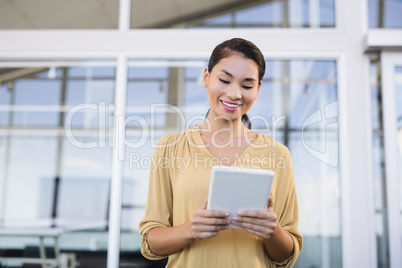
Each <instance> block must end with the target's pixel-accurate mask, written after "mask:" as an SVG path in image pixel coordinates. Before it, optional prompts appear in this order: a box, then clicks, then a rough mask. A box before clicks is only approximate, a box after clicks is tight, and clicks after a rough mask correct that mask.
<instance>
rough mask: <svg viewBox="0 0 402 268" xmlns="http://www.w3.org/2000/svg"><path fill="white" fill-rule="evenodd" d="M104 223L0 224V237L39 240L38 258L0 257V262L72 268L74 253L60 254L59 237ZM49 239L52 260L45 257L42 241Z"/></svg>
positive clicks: (43, 222) (44, 267)
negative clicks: (52, 250) (25, 237)
mask: <svg viewBox="0 0 402 268" xmlns="http://www.w3.org/2000/svg"><path fill="white" fill-rule="evenodd" d="M105 227H106V222H105V221H101V222H82V221H81V222H76V221H75V222H73V221H56V222H54V224H53V226H52V224H51V221H49V220H46V221H38V222H35V223H32V222H30V223H21V222H7V223H2V224H0V236H30V237H38V238H39V254H40V258H25V257H21V258H15V257H0V263H2V262H7V261H8V262H10V261H11V262H12V261H14V262H16V261H18V262H22V263H34V264H41V265H42V268H56V267H58V268H73V267H75V254H74V253H60V247H59V237H60V236H61V235H62V234H65V233H67V232H74V231H82V230H90V229H99V228H105ZM45 237H50V238H53V239H54V244H53V249H54V258H53V259H49V258H47V257H46V250H45V244H44V239H45Z"/></svg>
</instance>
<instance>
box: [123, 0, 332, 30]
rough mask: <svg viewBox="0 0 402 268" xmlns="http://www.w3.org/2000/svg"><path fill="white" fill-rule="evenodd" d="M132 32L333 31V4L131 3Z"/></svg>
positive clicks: (322, 0)
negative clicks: (298, 29) (216, 30)
mask: <svg viewBox="0 0 402 268" xmlns="http://www.w3.org/2000/svg"><path fill="white" fill-rule="evenodd" d="M131 18H132V19H131V28H133V29H134V28H258V27H264V28H267V27H280V28H300V27H307V28H310V27H311V28H316V27H335V4H334V0H285V1H282V0H266V1H258V0H252V1H238V2H233V1H232V2H230V1H224V0H218V1H213V2H211V1H209V2H200V1H184V2H180V3H179V4H177V5H172V4H171V3H170V2H158V3H157V4H156V3H155V1H147V2H146V3H145V2H144V3H142V4H141V5H138V4H137V2H136V1H132V10H131Z"/></svg>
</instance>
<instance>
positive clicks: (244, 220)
mask: <svg viewBox="0 0 402 268" xmlns="http://www.w3.org/2000/svg"><path fill="white" fill-rule="evenodd" d="M273 204H274V202H273V200H272V196H270V197H269V200H268V206H267V209H266V210H265V211H257V210H245V211H239V212H238V214H237V216H235V217H233V220H232V223H233V224H235V225H238V226H240V227H242V228H243V229H244V230H246V231H247V232H249V233H250V234H253V235H255V236H258V237H261V238H263V239H268V238H269V237H270V236H271V234H272V233H273V232H274V231H275V229H276V227H277V221H276V218H277V217H276V214H275V212H274V210H273Z"/></svg>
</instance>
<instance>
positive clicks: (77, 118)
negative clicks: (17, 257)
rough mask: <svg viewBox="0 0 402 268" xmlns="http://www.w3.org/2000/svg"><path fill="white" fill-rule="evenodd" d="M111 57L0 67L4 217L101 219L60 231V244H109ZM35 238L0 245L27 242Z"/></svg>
mask: <svg viewBox="0 0 402 268" xmlns="http://www.w3.org/2000/svg"><path fill="white" fill-rule="evenodd" d="M52 64H54V63H52ZM108 64H109V67H102V66H97V65H96V63H94V64H93V65H91V63H88V62H86V63H85V64H83V65H84V67H82V66H78V67H75V66H74V67H70V66H60V67H57V68H53V67H52V68H49V67H43V68H28V67H27V68H22V67H21V68H19V69H18V71H16V70H13V69H11V68H10V69H8V68H2V69H0V81H2V84H1V86H0V112H1V114H0V115H1V117H0V118H1V119H0V161H1V163H0V170H1V172H0V222H1V223H2V224H6V225H13V224H21V223H23V222H25V223H26V222H29V223H30V224H37V223H38V224H39V223H40V224H48V227H50V225H51V224H52V223H53V224H56V225H57V224H63V223H67V222H68V223H80V224H81V223H83V222H85V223H88V224H92V223H93V224H96V226H101V225H103V227H97V228H96V230H95V231H93V230H91V231H80V232H78V233H68V234H64V235H63V236H62V237H61V239H60V248H61V249H62V250H63V249H66V248H68V249H69V250H103V251H104V252H105V251H106V250H107V225H106V224H107V220H108V209H109V189H110V178H111V164H110V163H111V152H112V147H113V140H112V136H111V135H110V132H111V131H112V123H113V121H112V119H113V113H112V111H113V109H110V108H109V107H112V106H113V105H114V98H113V96H114V87H115V67H114V65H115V63H114V62H110V63H108ZM3 65H5V63H4V64H3ZM13 72H14V73H13ZM2 73H3V74H5V73H7V75H6V76H4V77H2ZM21 73H25V75H20V74H21ZM14 74H15V75H14ZM70 74H71V76H70ZM38 242H39V241H38V239H36V240H35V239H33V240H32V239H28V238H21V239H19V240H15V239H11V238H4V239H3V238H2V240H1V243H0V245H1V248H7V247H10V246H11V247H16V248H18V249H22V250H24V249H25V248H26V247H27V246H28V245H31V244H34V245H35V244H38Z"/></svg>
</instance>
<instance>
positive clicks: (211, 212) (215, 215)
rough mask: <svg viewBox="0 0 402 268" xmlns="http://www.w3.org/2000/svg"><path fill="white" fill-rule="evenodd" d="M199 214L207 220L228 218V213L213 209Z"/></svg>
mask: <svg viewBox="0 0 402 268" xmlns="http://www.w3.org/2000/svg"><path fill="white" fill-rule="evenodd" d="M201 214H202V216H203V217H207V218H227V217H229V216H230V213H229V212H227V211H222V210H214V209H207V210H203V211H202V212H201Z"/></svg>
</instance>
